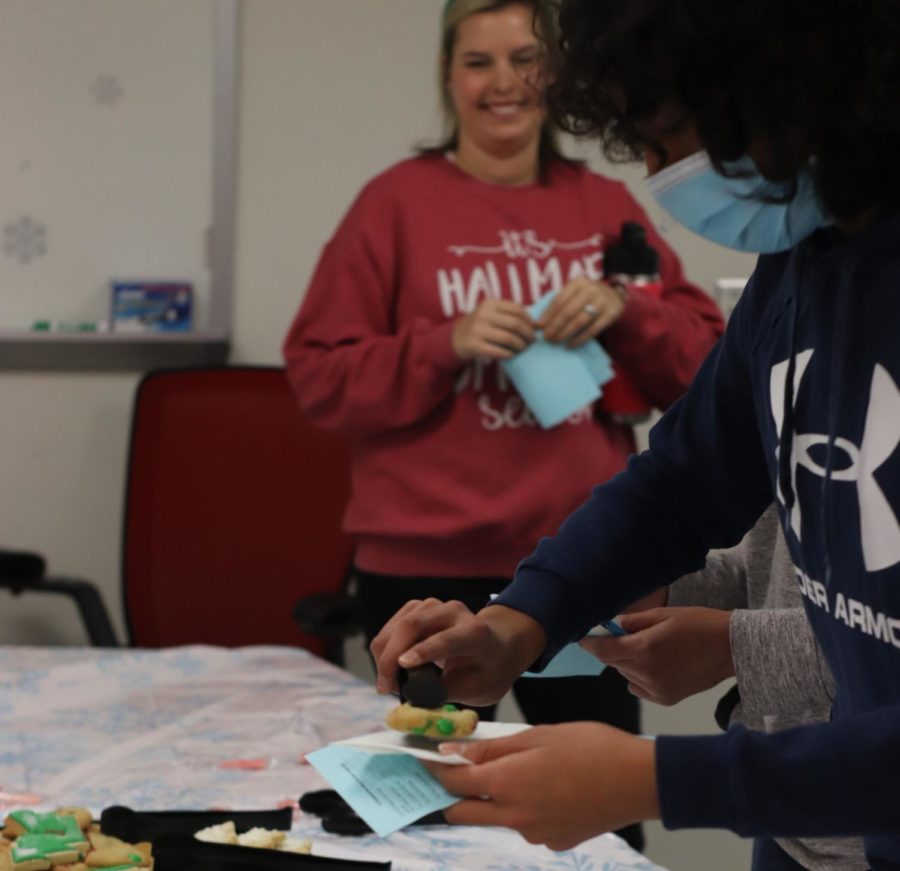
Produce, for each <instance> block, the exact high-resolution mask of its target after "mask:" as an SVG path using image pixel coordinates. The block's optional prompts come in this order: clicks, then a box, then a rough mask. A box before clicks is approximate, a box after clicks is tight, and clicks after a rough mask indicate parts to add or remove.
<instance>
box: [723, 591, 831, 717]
mask: <svg viewBox="0 0 900 871" xmlns="http://www.w3.org/2000/svg"><path fill="white" fill-rule="evenodd" d="M729 634H730V637H731V658H732V661H733V663H734V671H735V677H736V678H737V682H738V687H739V689H740V693H741V712H742V714H743V716H746V717H762V716H765V715H778V716H780V717H788V718H799V717H803V716H804V715H805V716H809V715H810V714H811V713H816V712H819V713H824V712H827V711H828V710H829V709H830V708H831V703H832V702H833V700H834V678H833V677H832V676H831V670H830V669H829V668H828V665H827V663H826V662H825V659H824V657H823V655H822V651H821V649H820V648H819V645H818V644H817V643H816V639H815V636H814V635H813V632H812V629H811V628H810V625H809V621H808V620H807V619H806V613H805V612H804V611H803V608H802V607H801V608H782V609H777V610H759V611H744V610H740V611H734V612H733V613H732V615H731V620H730V625H729Z"/></svg>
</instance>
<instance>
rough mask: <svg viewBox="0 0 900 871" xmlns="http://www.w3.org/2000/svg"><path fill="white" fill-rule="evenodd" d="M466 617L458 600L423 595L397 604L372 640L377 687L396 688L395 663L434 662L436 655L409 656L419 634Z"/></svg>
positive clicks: (439, 629) (423, 635) (466, 611)
mask: <svg viewBox="0 0 900 871" xmlns="http://www.w3.org/2000/svg"><path fill="white" fill-rule="evenodd" d="M466 617H470V618H472V619H474V617H473V615H472V612H471V611H469V609H468V608H466V606H465V605H463V604H462V603H461V602H440V601H439V600H437V599H426V600H424V601H421V602H419V601H414V602H409V603H407V604H406V605H405V606H404V607H403V608H401V609H400V611H399V612H397V614H395V615H394V617H392V618H391V620H389V621H388V623H387V624H385V626H384V628H383V629H382V630H381V632H379V633H378V635H377V636H376V637H375V638H374V639H373V640H372V645H371V650H372V655H373V657H374V659H375V666H376V671H377V675H378V677H377V680H376V688H377V689H378V691H379V692H382V693H386V692H391V691H393V690H394V689H395V688H396V676H397V667H398V665H400V666H402V667H404V668H412V667H413V666H416V665H421V664H422V663H425V662H437V661H438V658H437V657H436V658H433V659H432V658H422V659H419V660H415V656H413V658H412V659H410V656H409V651H410V649H411V648H414V646H415V645H416V643H417V642H420V641H422V639H423V638H428V636H429V635H434V633H440V632H442V631H444V630H446V629H447V628H448V627H449V626H452V625H454V624H455V623H457V622H459V621H460V620H464V619H465V618H466Z"/></svg>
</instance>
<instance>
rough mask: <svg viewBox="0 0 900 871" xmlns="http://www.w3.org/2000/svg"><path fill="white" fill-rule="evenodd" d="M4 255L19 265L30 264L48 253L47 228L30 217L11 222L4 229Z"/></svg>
mask: <svg viewBox="0 0 900 871" xmlns="http://www.w3.org/2000/svg"><path fill="white" fill-rule="evenodd" d="M3 253H4V254H6V255H7V256H8V257H13V258H15V259H16V260H18V261H19V263H30V262H31V261H32V260H34V259H35V258H36V257H43V256H44V254H46V253H47V228H46V227H45V226H44V225H43V224H38V223H37V222H36V221H32V220H31V218H29V217H27V216H26V217H24V218H19V220H18V221H10V223H8V224H7V225H6V226H5V227H4V228H3Z"/></svg>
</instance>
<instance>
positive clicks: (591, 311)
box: [581, 302, 600, 318]
mask: <svg viewBox="0 0 900 871" xmlns="http://www.w3.org/2000/svg"><path fill="white" fill-rule="evenodd" d="M581 310H582V311H583V312H584V313H585V314H586V315H587V316H588V317H591V318H595V317H597V315H598V314H599V313H600V312H599V311H598V310H597V306H595V305H594V304H593V303H592V302H586V303H585V304H584V305H583V306H582V307H581Z"/></svg>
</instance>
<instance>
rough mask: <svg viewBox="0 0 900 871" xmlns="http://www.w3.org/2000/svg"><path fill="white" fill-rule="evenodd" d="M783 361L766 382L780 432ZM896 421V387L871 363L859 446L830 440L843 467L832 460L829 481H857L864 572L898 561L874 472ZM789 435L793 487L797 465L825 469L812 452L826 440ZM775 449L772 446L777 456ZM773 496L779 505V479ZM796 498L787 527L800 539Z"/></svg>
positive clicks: (801, 367) (895, 437) (899, 394)
mask: <svg viewBox="0 0 900 871" xmlns="http://www.w3.org/2000/svg"><path fill="white" fill-rule="evenodd" d="M812 356H813V352H812V351H811V350H810V351H803V352H801V353H800V354H798V355H797V360H796V364H795V369H794V396H795V397H796V396H797V394H798V393H799V392H800V384H801V383H802V382H803V376H804V375H805V374H806V370H807V368H808V366H809V363H810V360H812ZM787 369H788V361H787V360H786V361H785V362H783V363H778V364H777V365H775V366H773V367H772V373H771V376H770V380H769V402H770V403H771V408H772V417H773V418H774V420H775V430H776V432H778V433H779V434H780V433H781V430H782V427H783V425H784V394H785V390H786V386H787ZM898 420H900V390H898V389H897V385H896V384H895V383H894V380H893V378H891V375H890V373H889V372H888V371H887V369H885V368H884V367H883V366H880V365H876V366H875V368H874V370H873V372H872V386H871V390H870V391H869V405H868V410H867V412H866V425H865V429H864V430H863V439H862V444H861V445H860V446H858V447H857V446H856V445H855V444H853V442H851V441H849V440H847V439H845V438H835V440H834V447H835V449H836V450H839V451H842V452H843V454H844V456H845V458H846V461H847V463H846V465H843V464H841V463H836V464H835V465H837V466H838V468H837V469H836V470H832V473H831V480H833V481H852V482H854V483H855V484H856V492H857V497H858V499H859V521H860V541H861V543H862V552H863V560H864V562H865V566H866V571H869V572H877V571H880V570H881V569H886V568H888V567H889V566H892V565H894V564H895V563H898V562H900V524H898V523H897V516H896V515H895V514H894V510H893V508H892V507H891V504H890V502H888V500H887V497H886V496H885V495H884V491H882V489H881V487H879V485H878V482H877V481H876V480H875V472H876V471H877V470H878V469H879V468H880V467H881V466H882V465H884V463H885V462H887V460H888V458H889V457H890V456H891V454H893V453H894V451H895V450H896V448H897V445H898V443H900V433H898V429H897V421H898ZM791 435H792V438H791V457H790V465H791V483H792V484H793V485H796V480H797V468H798V467H799V466H802V467H803V468H804V469H807V470H808V471H809V472H812V474H814V475H819V476H820V477H824V476H825V467H824V466H823V465H822V464H821V463H817V462H816V461H815V460H814V459H813V457H812V454H811V451H812V449H813V448H815V447H817V446H818V445H825V444H827V443H828V436H827V435H826V434H824V433H792V434H791ZM778 456H779V449H778V448H776V449H775V457H776V460H777V459H778ZM777 495H778V499H779V500H780V501H781V503H782V504H784V494H783V493H782V492H781V485H780V483H779V484H778V485H777ZM802 520H803V517H802V509H801V507H800V500H799V499H797V500H794V505H793V507H792V509H791V517H790V525H791V529H792V530H793V531H794V534H795V535H796V536H797V539H798V540H800V531H801V527H802Z"/></svg>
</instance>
